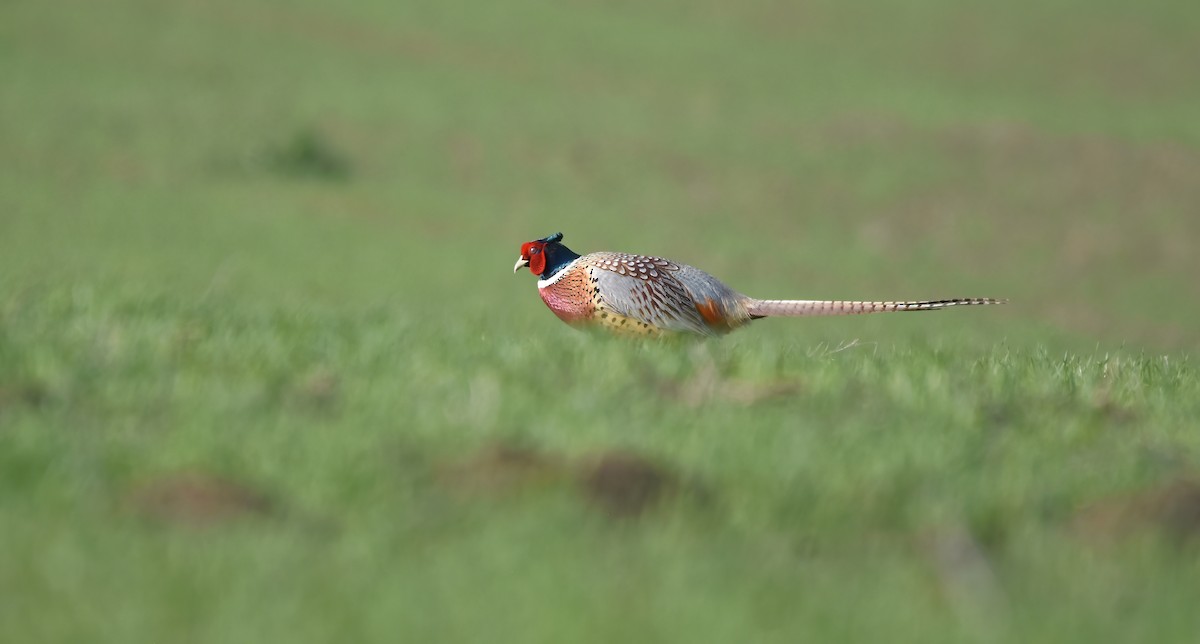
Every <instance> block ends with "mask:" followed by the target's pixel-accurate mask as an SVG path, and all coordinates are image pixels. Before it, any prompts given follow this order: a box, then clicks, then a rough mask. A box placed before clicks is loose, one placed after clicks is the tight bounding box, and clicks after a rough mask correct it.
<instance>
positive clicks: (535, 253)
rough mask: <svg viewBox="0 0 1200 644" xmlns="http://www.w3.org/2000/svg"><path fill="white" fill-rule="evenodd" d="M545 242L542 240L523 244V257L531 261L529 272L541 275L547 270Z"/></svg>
mask: <svg viewBox="0 0 1200 644" xmlns="http://www.w3.org/2000/svg"><path fill="white" fill-rule="evenodd" d="M545 246H546V245H545V244H543V243H540V242H525V243H524V244H522V245H521V259H523V260H526V261H528V262H529V272H530V273H533V274H534V275H541V274H542V273H543V272H545V271H546V253H545V250H546V248H545Z"/></svg>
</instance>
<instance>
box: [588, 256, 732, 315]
mask: <svg viewBox="0 0 1200 644" xmlns="http://www.w3.org/2000/svg"><path fill="white" fill-rule="evenodd" d="M583 260H584V264H585V266H586V268H587V271H588V274H589V277H590V278H591V279H592V280H595V282H594V283H595V285H596V294H597V296H596V309H597V314H602V312H603V311H612V312H614V313H616V314H618V315H621V316H624V317H628V318H631V319H633V320H637V321H640V322H643V323H645V324H649V325H651V326H653V327H655V328H656V329H660V330H664V331H689V332H692V333H699V334H702V335H713V334H714V330H713V329H712V328H710V327H709V325H707V324H705V321H704V318H703V317H702V316H701V315H700V311H698V310H697V309H696V303H695V301H694V300H693V299H692V296H691V294H690V293H689V292H688V289H687V287H686V286H685V285H684V284H683V282H681V281H680V279H679V277H678V275H679V272H680V271H681V270H682V269H683V267H682V266H681V265H680V264H676V263H674V262H671V261H669V260H665V259H662V258H660V257H649V256H647V255H629V254H626V253H592V254H590V255H585V256H584V257H583Z"/></svg>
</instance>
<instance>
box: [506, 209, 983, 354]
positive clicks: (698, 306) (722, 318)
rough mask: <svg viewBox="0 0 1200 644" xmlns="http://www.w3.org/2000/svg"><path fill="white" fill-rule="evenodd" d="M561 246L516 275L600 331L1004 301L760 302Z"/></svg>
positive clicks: (689, 274)
mask: <svg viewBox="0 0 1200 644" xmlns="http://www.w3.org/2000/svg"><path fill="white" fill-rule="evenodd" d="M561 241H562V233H557V234H555V235H551V236H549V237H545V238H543V239H539V240H536V241H531V242H527V243H525V244H524V245H522V247H521V256H520V258H518V259H517V264H516V266H515V267H514V271H516V270H520V269H521V268H522V267H526V266H527V267H529V269H530V271H532V272H533V273H534V274H535V275H538V276H539V277H540V278H541V279H539V280H538V293H539V295H541V298H542V301H543V302H545V303H546V306H547V307H549V308H550V310H551V311H553V312H554V314H555V315H556V316H558V318H559V319H561V320H562V321H563V322H566V323H568V324H571V325H574V326H599V327H602V328H605V329H608V330H610V331H614V332H616V333H620V334H628V335H642V336H658V335H663V334H667V333H692V334H697V335H718V334H721V333H727V332H729V331H732V330H733V329H736V328H738V327H740V326H743V325H745V324H748V323H749V322H750V321H751V320H755V319H758V318H762V317H774V316H785V317H797V316H809V315H851V314H858V313H876V312H884V311H928V310H936V309H941V308H947V307H951V306H963V305H971V304H996V303H999V301H998V300H993V299H990V298H972V299H951V300H923V301H913V302H860V301H840V300H759V299H755V298H752V297H748V296H746V295H743V294H741V293H739V292H737V291H735V290H733V289H732V288H730V287H729V286H726V285H725V284H724V283H722V282H721V281H720V280H718V279H717V278H715V277H713V276H712V275H709V274H708V273H705V272H704V271H702V270H700V269H698V268H695V267H693V266H688V265H686V264H680V263H677V262H673V261H670V260H667V259H663V258H661V257H653V256H649V255H633V254H628V253H612V252H599V253H590V254H587V255H583V256H579V255H577V254H575V253H574V252H573V251H571V250H570V249H569V248H567V247H566V246H564V245H562V244H561V243H560V242H561Z"/></svg>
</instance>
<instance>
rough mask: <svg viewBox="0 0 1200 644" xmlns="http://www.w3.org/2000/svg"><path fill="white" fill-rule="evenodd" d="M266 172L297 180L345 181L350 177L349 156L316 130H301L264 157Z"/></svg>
mask: <svg viewBox="0 0 1200 644" xmlns="http://www.w3.org/2000/svg"><path fill="white" fill-rule="evenodd" d="M264 161H265V164H264V165H265V167H266V169H267V170H270V171H272V172H274V173H275V174H279V175H281V176H286V177H291V178H296V179H323V180H328V181H344V180H346V179H348V178H350V174H351V167H350V161H349V160H348V159H347V157H346V156H345V155H344V154H343V153H342V152H341V151H340V150H338V149H337V146H335V145H334V143H333V142H332V141H331V140H330V139H329V137H328V136H326V135H324V134H322V133H321V132H320V131H318V130H315V129H305V130H300V131H298V132H296V133H295V134H293V135H292V136H291V138H289V139H288V140H286V141H284V142H283V143H282V144H280V145H279V146H278V147H275V148H274V149H271V150H268V151H267V154H266V155H265V159H264Z"/></svg>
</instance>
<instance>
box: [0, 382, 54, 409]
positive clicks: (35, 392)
mask: <svg viewBox="0 0 1200 644" xmlns="http://www.w3.org/2000/svg"><path fill="white" fill-rule="evenodd" d="M49 400H50V391H49V390H48V389H47V388H46V386H45V385H43V384H42V383H40V382H33V381H28V382H13V383H0V412H2V411H4V410H5V409H9V408H16V407H31V408H37V407H41V406H43V405H45V404H46V403H47V402H49Z"/></svg>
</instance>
